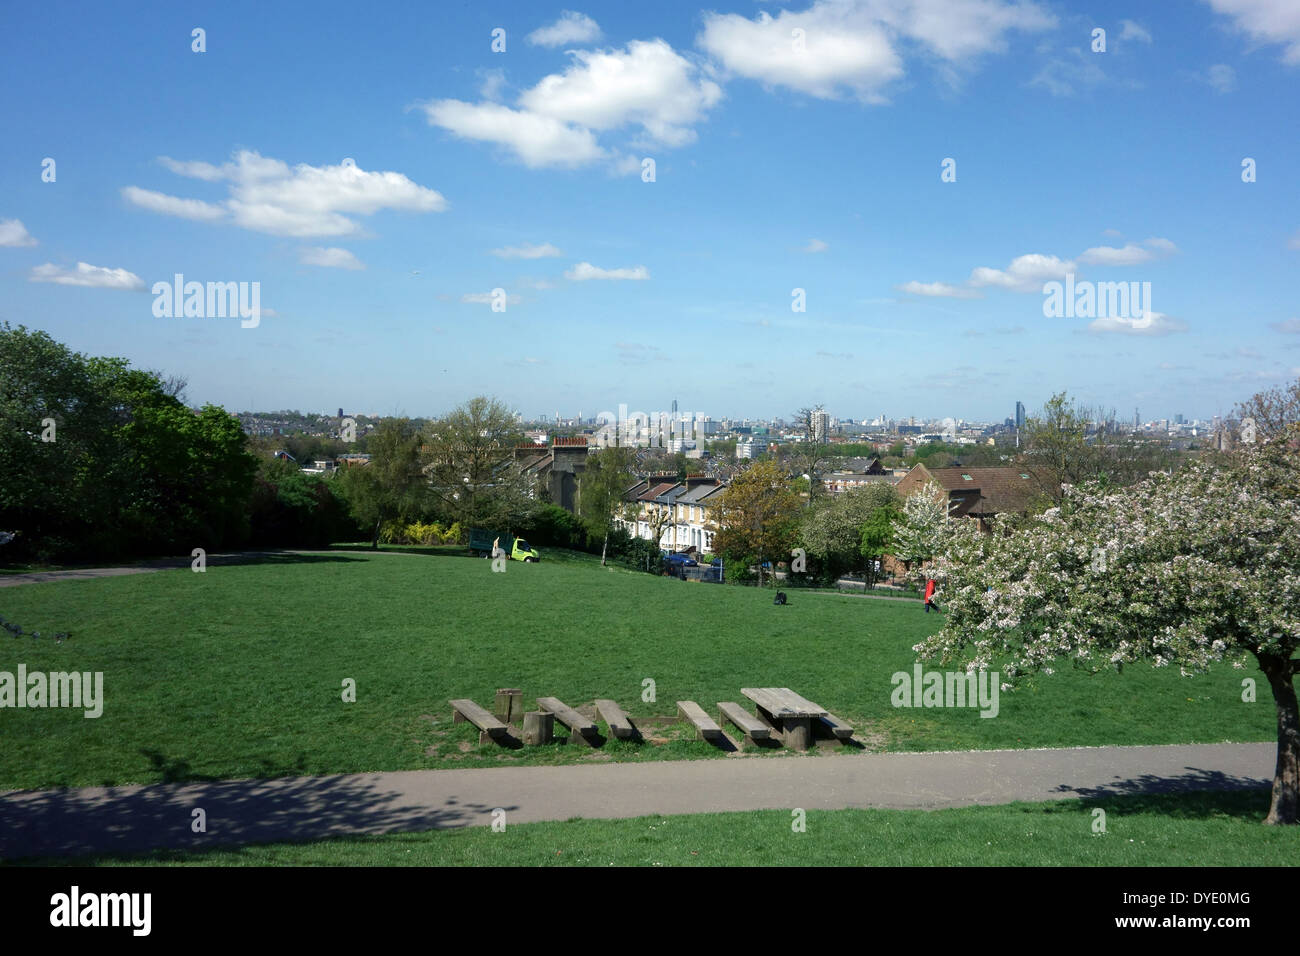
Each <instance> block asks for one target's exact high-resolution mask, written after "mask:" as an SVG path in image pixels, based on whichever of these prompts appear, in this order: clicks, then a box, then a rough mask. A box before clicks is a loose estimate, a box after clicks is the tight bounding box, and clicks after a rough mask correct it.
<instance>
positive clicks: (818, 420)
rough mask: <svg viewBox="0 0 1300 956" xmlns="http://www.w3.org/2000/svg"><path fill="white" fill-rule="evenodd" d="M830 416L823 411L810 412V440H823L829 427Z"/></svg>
mask: <svg viewBox="0 0 1300 956" xmlns="http://www.w3.org/2000/svg"><path fill="white" fill-rule="evenodd" d="M830 421H831V417H830V416H829V415H827V414H826V413H825V412H813V413H812V440H813V441H815V442H824V441H825V440H826V435H827V434H828V432H829V429H830Z"/></svg>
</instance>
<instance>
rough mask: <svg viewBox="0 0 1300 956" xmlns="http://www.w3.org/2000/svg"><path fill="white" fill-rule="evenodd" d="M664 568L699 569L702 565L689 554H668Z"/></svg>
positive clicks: (665, 557)
mask: <svg viewBox="0 0 1300 956" xmlns="http://www.w3.org/2000/svg"><path fill="white" fill-rule="evenodd" d="M664 566H665V567H670V568H674V569H676V568H697V567H699V566H700V563H699V562H698V561H696V560H695V559H694V558H693V557H691V556H690V555H689V554H680V553H679V554H668V555H665V556H664Z"/></svg>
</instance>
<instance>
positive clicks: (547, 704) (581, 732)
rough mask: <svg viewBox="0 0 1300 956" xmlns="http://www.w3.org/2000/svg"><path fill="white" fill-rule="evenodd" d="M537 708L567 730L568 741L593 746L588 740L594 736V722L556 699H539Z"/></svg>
mask: <svg viewBox="0 0 1300 956" xmlns="http://www.w3.org/2000/svg"><path fill="white" fill-rule="evenodd" d="M537 706H538V707H540V708H542V710H544V711H546V712H547V713H549V714H554V715H555V719H556V720H558V721H559V722H560V723H562V724H564V726H566V727H568V728H569V730H570V731H571V734H570V735H569V740H570V741H574V740H577V741H579V742H581V743H584V744H587V745H588V746H594V744H593V743H592V741H591V739H590V738H592V737H595V736H596V722H595V721H593V720H589V719H588V718H586V717H584V716H582V714H580V713H578V712H577V711H576V710H574V709H573V708H572V707H570V706H569V705H568V704H566V703H565V702H564V701H562V700H560V699H559V698H558V697H539V698H537Z"/></svg>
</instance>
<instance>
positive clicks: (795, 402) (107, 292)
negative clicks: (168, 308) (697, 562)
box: [0, 0, 1300, 420]
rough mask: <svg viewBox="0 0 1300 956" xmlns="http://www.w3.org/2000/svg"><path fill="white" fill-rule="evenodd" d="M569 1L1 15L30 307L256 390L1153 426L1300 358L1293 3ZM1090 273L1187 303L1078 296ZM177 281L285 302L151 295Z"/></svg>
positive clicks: (1299, 62) (23, 278) (113, 351)
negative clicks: (255, 313) (1052, 288)
mask: <svg viewBox="0 0 1300 956" xmlns="http://www.w3.org/2000/svg"><path fill="white" fill-rule="evenodd" d="M573 7H574V8H573V9H570V8H569V7H566V6H563V5H561V6H555V7H547V6H544V5H542V4H537V3H514V4H502V3H474V4H442V3H437V4H426V3H419V4H416V3H412V4H369V5H356V4H342V3H312V4H289V3H275V4H261V3H256V4H255V3H222V4H219V5H218V4H214V5H204V4H195V5H185V6H184V7H183V8H182V6H181V5H177V4H170V3H157V4H146V3H131V4H115V3H102V4H99V3H96V4H90V3H87V4H50V5H46V4H41V5H26V6H22V7H19V6H15V5H10V6H8V7H7V8H6V10H5V12H4V13H3V14H0V19H2V20H3V26H4V29H3V30H0V77H2V78H3V88H4V90H5V93H4V96H3V98H2V100H0V110H2V111H3V114H2V115H3V128H4V130H5V134H6V135H5V142H6V148H5V149H4V151H3V153H2V154H0V319H2V320H5V321H8V322H10V323H12V324H24V325H27V326H29V327H33V328H39V329H43V330H46V331H48V332H49V333H50V334H51V335H52V336H54V337H55V338H56V339H58V340H60V341H62V342H65V343H67V344H68V345H70V346H71V347H73V348H74V349H77V350H79V351H84V352H88V353H92V354H108V355H123V356H126V357H128V358H130V359H131V361H132V362H133V363H135V364H136V365H139V366H143V367H146V368H154V369H160V370H164V371H166V372H169V373H177V374H181V375H184V376H186V377H187V378H188V379H189V382H190V388H189V397H190V399H191V401H194V402H204V401H212V402H216V403H219V404H221V405H224V406H225V407H227V408H229V409H231V410H242V409H248V408H258V409H273V408H299V409H302V410H304V411H306V410H317V411H323V410H330V411H333V410H336V409H337V408H338V407H340V406H342V407H344V408H345V409H347V410H348V411H350V412H363V413H378V414H394V413H402V414H411V415H429V414H438V413H441V412H445V411H446V410H448V409H449V408H451V407H452V406H454V405H456V404H458V403H460V402H462V401H464V400H465V399H466V398H468V397H470V396H471V395H474V394H480V393H486V394H492V395H496V396H497V397H499V398H501V399H503V400H504V401H506V402H507V403H509V404H510V405H512V406H513V407H516V408H518V409H519V410H520V411H522V412H523V413H524V414H525V415H528V416H530V417H531V416H533V415H537V414H542V413H545V414H554V413H555V412H557V411H558V412H561V413H563V414H565V415H572V414H576V413H577V412H578V411H582V412H583V413H585V414H587V415H592V414H594V413H596V412H598V411H601V410H611V411H615V410H617V408H618V405H619V404H620V403H624V404H626V405H628V406H629V408H631V409H642V410H646V411H653V410H657V409H663V408H667V407H668V403H669V402H671V401H672V400H673V399H674V398H675V399H677V400H678V402H679V405H680V407H681V408H682V409H685V410H691V411H697V412H699V413H703V414H712V415H714V416H715V417H722V416H742V415H749V416H768V415H783V414H784V415H788V414H789V413H790V412H792V411H793V410H794V409H795V408H797V407H799V406H801V405H806V404H815V403H819V402H820V403H824V404H825V405H826V407H827V410H828V411H830V412H831V413H832V414H834V415H838V416H841V417H854V418H862V417H874V416H876V415H878V414H880V413H881V412H884V413H886V414H887V415H890V416H900V415H916V416H922V417H924V416H936V417H943V416H954V417H965V418H968V419H996V420H1001V419H1002V418H1005V417H1007V416H1009V415H1011V414H1013V409H1014V406H1015V402H1016V401H1017V400H1022V401H1024V402H1025V403H1026V404H1027V405H1028V406H1029V407H1030V408H1031V409H1033V408H1036V407H1038V406H1040V405H1041V404H1042V402H1043V400H1045V399H1046V398H1047V397H1049V396H1050V395H1051V394H1052V393H1053V392H1055V391H1060V390H1068V391H1069V392H1070V393H1071V394H1072V395H1075V396H1077V397H1078V398H1080V399H1081V400H1084V401H1086V402H1088V403H1101V404H1104V405H1106V406H1114V407H1115V408H1116V409H1117V410H1118V411H1119V413H1120V415H1121V417H1122V418H1129V417H1131V416H1132V413H1133V408H1134V406H1139V407H1140V408H1141V409H1142V415H1143V417H1144V419H1149V418H1160V417H1166V416H1168V417H1171V418H1172V416H1173V415H1174V414H1176V413H1180V412H1181V413H1183V414H1185V415H1187V416H1189V417H1192V416H1199V417H1209V416H1211V415H1214V414H1217V413H1220V412H1227V411H1230V410H1231V408H1232V406H1233V405H1234V404H1235V403H1236V402H1238V401H1240V400H1242V399H1244V398H1246V397H1248V396H1249V395H1250V394H1252V393H1253V392H1255V391H1258V390H1259V389H1261V388H1266V387H1270V386H1273V385H1279V384H1283V383H1286V382H1289V381H1291V380H1293V379H1295V378H1296V377H1297V376H1300V302H1298V300H1297V297H1296V294H1295V277H1296V275H1297V274H1298V272H1300V269H1298V267H1300V188H1297V183H1300V155H1298V153H1297V143H1298V138H1297V109H1296V107H1297V104H1298V103H1300V97H1298V96H1297V92H1298V90H1300V6H1297V4H1296V3H1295V2H1294V0H1189V2H1186V3H1178V4H1172V3H1133V2H1129V3H1092V4H1089V5H1087V6H1086V7H1084V6H1081V5H1079V4H1076V3H1057V2H1046V0H1044V2H1003V0H964V2H957V0H860V2H839V0H835V2H831V0H821V2H818V3H813V4H811V5H810V4H806V3H797V4H794V5H791V6H789V7H784V6H781V5H779V4H776V3H752V2H746V0H732V2H731V3H729V4H725V5H721V6H716V7H713V6H700V5H698V4H686V3H676V2H664V3H656V4H626V3H587V4H582V5H577V4H576V3H575V4H573ZM196 27H198V28H202V29H203V30H204V31H205V44H206V50H205V52H201V53H199V52H194V51H193V49H192V46H193V43H194V41H193V39H192V30H193V29H194V28H196ZM498 28H500V29H502V30H504V31H505V50H504V52H494V51H493V49H492V44H493V31H494V30H496V29H498ZM1096 28H1101V29H1104V30H1105V31H1106V35H1105V40H1106V49H1105V52H1094V51H1093V49H1092V47H1093V45H1094V42H1095V41H1094V37H1093V31H1094V29H1096ZM797 30H802V31H803V33H802V35H799V34H797V33H795V31H797ZM800 43H801V44H802V46H801V48H800ZM47 157H48V158H52V159H53V160H54V161H55V179H54V181H53V182H46V181H43V180H42V169H43V166H42V163H43V160H44V159H46V158H47ZM647 157H649V158H652V159H653V160H654V162H655V170H654V171H655V178H654V181H653V182H646V181H644V179H643V174H642V168H643V167H642V161H643V160H644V159H645V158H647ZM1247 157H1249V158H1251V159H1253V160H1255V164H1256V181H1254V182H1250V183H1246V182H1243V181H1242V165H1241V164H1242V161H1243V159H1244V158H1247ZM947 158H951V159H953V160H955V163H956V167H955V171H956V180H955V181H954V182H943V181H942V180H941V172H942V168H941V164H942V163H943V161H944V160H945V159H947ZM345 159H350V160H351V161H352V163H353V164H354V167H351V166H348V165H346V164H345ZM79 263H84V264H85V265H84V266H79V265H78V264H79ZM1066 272H1073V273H1074V274H1075V276H1076V279H1077V280H1080V281H1094V282H1107V281H1126V282H1127V281H1138V282H1150V283H1151V309H1152V311H1153V313H1155V315H1154V316H1152V317H1151V318H1150V319H1149V320H1147V321H1146V322H1142V321H1140V320H1139V321H1136V322H1135V321H1132V320H1126V319H1118V320H1093V321H1090V320H1089V319H1086V318H1085V319H1075V318H1046V317H1045V316H1044V314H1043V302H1044V296H1043V291H1042V286H1043V283H1044V281H1048V280H1051V279H1055V278H1059V277H1061V276H1063V275H1064V273H1066ZM175 273H182V274H183V275H184V276H185V279H186V280H187V281H198V282H232V281H233V282H239V281H243V282H258V283H260V292H261V305H262V309H263V316H262V319H261V322H260V324H259V325H258V326H257V327H256V328H242V327H241V323H240V321H239V320H238V319H237V318H234V319H232V318H197V317H190V318H158V317H155V315H154V314H153V304H154V296H153V294H152V292H151V289H152V286H153V284H154V283H155V282H158V281H167V282H170V281H171V279H172V276H173V275H174V274H175ZM796 288H799V289H803V290H804V291H805V296H806V311H804V312H802V313H798V312H793V311H792V309H791V303H792V290H794V289H796ZM493 289H502V290H504V293H505V295H506V300H505V302H506V307H505V311H504V312H494V311H493V310H492V307H491V305H490V303H489V301H488V300H489V298H490V296H489V293H490V292H491V291H492V290H493Z"/></svg>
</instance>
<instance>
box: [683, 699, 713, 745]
mask: <svg viewBox="0 0 1300 956" xmlns="http://www.w3.org/2000/svg"><path fill="white" fill-rule="evenodd" d="M677 713H678V714H679V715H680V716H682V717H685V718H686V719H687V720H689V721H690V722H691V723H692V724H694V725H695V739H696V740H709V741H717V740H721V739H722V728H721V727H719V726H718V725H717V724H715V723H714V722H713V718H712V717H710V716H709V715H708V714H706V713H705V712H704V708H703V707H701V706H700V705H699V704H697V703H695V701H693V700H679V701H678V702H677Z"/></svg>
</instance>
